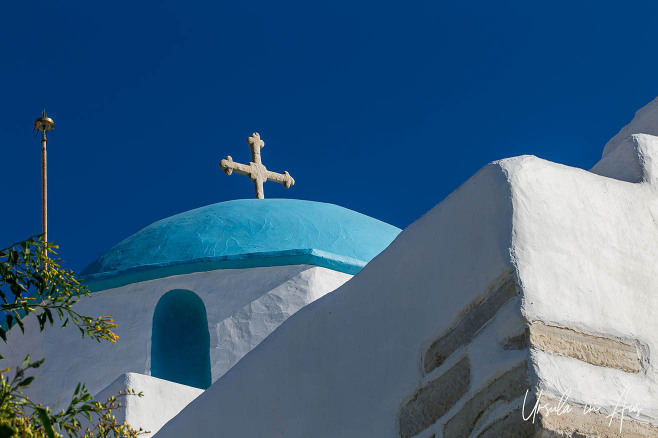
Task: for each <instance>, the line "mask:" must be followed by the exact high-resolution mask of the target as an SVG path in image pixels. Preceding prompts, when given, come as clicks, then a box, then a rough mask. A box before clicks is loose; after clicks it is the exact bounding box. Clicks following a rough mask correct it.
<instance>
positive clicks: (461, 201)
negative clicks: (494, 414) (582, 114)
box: [157, 101, 658, 438]
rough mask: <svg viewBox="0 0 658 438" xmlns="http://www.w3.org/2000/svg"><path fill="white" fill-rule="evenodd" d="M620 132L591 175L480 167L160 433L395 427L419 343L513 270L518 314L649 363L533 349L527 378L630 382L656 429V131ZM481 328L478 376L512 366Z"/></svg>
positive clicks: (537, 167)
mask: <svg viewBox="0 0 658 438" xmlns="http://www.w3.org/2000/svg"><path fill="white" fill-rule="evenodd" d="M654 103H655V101H654ZM651 108H653V107H651ZM651 111H653V110H651ZM651 111H648V110H647V111H644V112H642V111H641V112H640V113H638V114H639V116H640V117H646V114H648V113H649V112H651ZM645 123H646V120H643V121H640V122H637V123H635V124H633V123H632V124H631V125H632V126H631V128H628V129H626V131H624V130H622V132H625V133H627V134H635V133H637V132H638V131H637V130H636V129H635V128H637V129H640V130H642V129H643V127H644V126H645V125H644V124H645ZM651 126H652V129H654V128H653V125H651ZM632 131H635V132H632ZM639 132H642V131H639ZM651 133H653V132H651ZM613 140H614V139H613ZM618 140H619V142H618V143H616V144H615V147H616V146H619V145H620V144H623V143H624V142H626V146H625V147H623V148H619V151H620V153H621V152H623V153H621V155H619V156H618V157H617V158H618V160H619V161H617V162H607V163H603V164H602V165H601V166H600V167H599V170H601V169H604V170H603V171H600V172H598V173H601V174H596V173H593V172H588V171H585V170H582V169H576V168H570V167H567V166H563V165H559V164H555V163H551V162H547V161H545V160H541V159H539V158H537V157H533V156H522V157H516V158H511V159H506V160H502V161H499V162H495V163H492V164H490V165H488V166H486V167H485V168H483V169H482V170H481V171H479V172H478V173H477V174H476V175H474V176H473V177H472V178H471V179H469V180H468V181H467V182H466V183H465V184H463V185H462V186H461V187H459V189H457V190H456V191H455V192H454V193H452V194H451V195H450V196H449V197H448V198H447V199H445V200H444V201H443V202H441V203H440V204H439V205H437V206H436V207H434V208H433V209H432V210H431V211H430V212H429V213H427V214H426V215H425V216H423V217H422V218H420V219H419V220H418V221H416V222H415V223H413V224H412V225H411V226H409V227H408V228H407V229H406V230H404V231H403V232H402V233H401V234H400V235H399V236H398V238H397V239H396V240H395V241H394V242H393V243H392V244H391V245H390V246H389V247H388V248H387V249H386V250H385V251H384V252H382V253H381V254H380V255H379V256H377V257H376V258H375V259H373V260H372V261H371V262H370V263H369V264H368V265H367V266H366V267H365V268H364V269H363V270H362V271H361V272H360V273H359V274H358V275H356V276H355V277H354V278H353V279H351V280H350V281H349V282H347V283H346V284H344V285H343V286H342V287H340V288H339V289H337V290H336V291H335V292H334V293H332V294H330V295H327V296H325V297H323V298H322V299H320V300H318V301H316V302H314V303H312V304H310V305H308V306H306V307H305V308H304V309H302V310H300V311H299V312H297V313H296V314H295V315H294V316H293V317H291V318H290V319H288V320H287V321H286V322H285V323H283V324H282V325H281V326H280V327H279V328H278V329H277V330H276V331H274V332H273V333H272V334H271V335H270V336H269V337H268V338H267V339H266V340H265V341H264V342H263V343H261V344H260V345H259V346H258V347H256V348H255V349H254V350H252V351H251V352H250V353H249V354H247V355H246V356H245V357H244V358H243V359H242V360H241V361H240V363H239V364H238V365H237V366H235V367H234V368H232V369H231V370H230V371H229V372H228V373H226V374H225V375H224V376H223V377H222V378H221V379H219V380H218V381H217V382H215V383H214V385H213V386H211V387H210V388H209V389H208V390H206V392H204V393H203V394H202V395H201V396H199V397H198V398H197V399H196V400H195V401H193V402H192V403H190V405H188V406H187V407H186V408H185V409H184V410H183V411H182V412H181V413H180V414H179V415H178V416H177V417H175V418H173V419H172V420H171V421H170V422H169V423H168V424H167V425H166V426H165V427H164V428H163V429H161V430H160V432H159V433H158V434H157V437H158V438H173V437H180V436H184V435H185V434H186V433H190V432H191V433H192V435H197V436H208V437H212V436H253V437H255V436H281V437H304V436H314V437H335V436H341V437H362V436H379V437H394V436H399V432H398V430H397V415H398V412H399V409H400V405H401V402H402V400H403V399H404V398H405V397H407V396H408V395H409V394H411V393H412V392H413V390H414V388H415V387H417V386H418V385H419V383H421V382H420V381H421V380H422V379H421V375H422V373H421V372H420V370H419V367H420V365H419V362H420V361H419V356H420V353H421V352H422V351H423V347H424V346H427V344H428V343H429V342H430V341H431V340H432V339H435V338H436V337H437V336H439V335H440V334H442V332H444V331H445V330H446V329H447V328H448V327H449V325H450V324H451V323H452V322H453V321H454V319H455V317H456V315H458V314H459V313H460V311H462V310H463V309H465V308H466V307H467V306H468V305H469V304H470V303H472V302H473V301H474V300H475V299H476V298H478V297H480V296H482V294H484V293H485V292H486V290H487V287H488V285H490V284H491V283H492V282H493V281H495V280H496V279H497V278H499V277H500V276H501V274H503V273H505V272H507V271H512V272H515V275H516V276H517V278H518V279H519V281H520V285H521V289H522V292H521V295H522V296H521V299H520V300H519V301H518V304H517V307H516V309H518V311H519V313H520V314H522V315H523V316H524V317H525V318H526V319H527V320H528V321H530V322H533V321H542V322H544V323H547V324H552V325H557V326H563V327H570V328H573V329H574V330H577V331H580V332H583V333H587V334H592V335H598V336H605V337H608V338H614V339H619V340H622V341H625V342H628V343H631V344H633V345H636V346H637V349H638V352H639V353H640V354H641V358H642V361H643V370H642V371H641V372H640V373H637V374H633V373H627V372H623V371H620V370H616V369H613V368H607V367H599V366H594V365H590V364H588V363H585V362H582V361H580V360H577V359H574V358H567V357H558V356H556V355H552V354H549V353H546V352H541V351H535V350H533V351H532V354H531V355H528V359H530V360H531V367H532V368H534V370H535V373H536V376H534V377H536V380H535V382H534V383H535V384H536V385H537V386H538V387H539V388H540V389H542V390H544V393H546V394H548V395H553V396H556V397H557V398H559V397H560V395H561V392H562V391H565V390H567V389H571V390H572V391H573V392H572V394H571V400H572V401H573V402H576V403H581V404H583V403H589V404H598V405H601V406H604V407H606V409H612V407H613V406H615V404H616V403H617V402H618V400H619V396H620V393H622V392H623V391H624V389H625V388H627V387H628V388H630V394H629V398H628V400H627V402H628V403H633V404H637V405H640V406H641V407H642V412H641V415H640V416H639V419H640V420H642V421H646V422H651V423H654V424H656V423H658V375H657V370H656V358H655V352H656V351H657V348H658V318H656V317H655V315H656V314H658V292H657V291H658V275H656V272H658V269H657V268H658V262H657V260H658V245H656V241H658V186H657V176H658V171H657V168H656V163H658V161H657V160H658V139H657V138H656V137H652V136H649V135H638V136H635V137H633V138H631V139H627V138H618ZM613 143H614V142H613ZM610 144H611V143H609V145H610ZM614 149H615V148H610V149H608V148H606V152H605V155H606V156H607V155H610V154H612V153H613V150H614ZM624 154H631V156H628V155H624ZM632 154H635V156H632ZM604 158H605V157H604ZM624 163H626V164H629V163H630V164H631V165H633V166H636V167H635V168H633V169H630V170H629V169H624V165H626V164H624ZM633 163H634V164H633ZM595 169H596V167H595ZM604 175H605V176H604ZM615 175H617V176H620V178H622V179H623V180H619V179H613V178H614V176H615ZM629 175H630V176H629ZM629 181H633V182H629ZM517 321H518V319H517ZM501 324H502V323H501ZM493 329H494V328H493V327H492V328H490V329H489V330H493ZM500 330H502V331H503V332H505V331H506V330H508V331H512V328H510V327H507V328H505V326H504V324H503V325H502V326H501V327H500ZM488 333H493V332H488ZM481 336H484V337H483V338H476V339H475V340H474V341H473V344H472V345H471V346H469V349H471V350H472V351H477V350H475V349H478V348H479V349H480V350H479V351H480V353H481V354H480V356H485V357H489V358H490V359H491V360H483V361H478V362H475V363H473V364H472V366H473V367H475V370H474V371H473V373H474V376H476V377H477V376H479V377H477V381H478V382H480V383H481V382H482V381H484V380H481V379H485V380H486V373H487V368H488V369H493V368H496V367H498V366H499V365H500V363H502V361H503V360H511V359H509V358H510V357H511V356H500V355H498V356H497V354H498V353H496V354H494V353H493V352H491V351H490V348H491V346H490V345H489V344H487V343H482V342H481V341H480V340H479V339H486V336H487V334H486V333H485V332H482V333H481ZM480 367H484V369H482V368H480ZM519 415H520V413H519ZM200 418H202V419H204V420H203V421H199V419H200ZM423 436H424V435H423ZM438 436H439V437H440V435H438Z"/></svg>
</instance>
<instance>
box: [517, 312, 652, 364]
mask: <svg viewBox="0 0 658 438" xmlns="http://www.w3.org/2000/svg"><path fill="white" fill-rule="evenodd" d="M529 340H530V345H531V346H533V347H536V348H539V349H541V350H545V351H548V352H550V353H554V354H558V355H560V356H567V357H572V358H574V359H578V360H582V361H583V362H587V363H589V364H592V365H597V366H602V367H610V368H617V369H620V370H623V371H627V372H631V373H638V372H640V371H641V370H642V365H641V362H640V357H639V356H638V353H637V349H636V348H635V346H633V345H630V344H625V343H623V342H620V341H617V340H615V339H610V338H603V337H598V336H592V335H586V334H584V333H580V332H577V331H574V330H571V329H568V328H562V327H555V326H550V325H545V324H542V323H539V322H536V323H532V324H530V329H529Z"/></svg>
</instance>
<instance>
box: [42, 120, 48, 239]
mask: <svg viewBox="0 0 658 438" xmlns="http://www.w3.org/2000/svg"><path fill="white" fill-rule="evenodd" d="M47 143H48V140H47V139H46V131H43V137H42V138H41V224H42V232H43V242H44V243H47V242H48V167H47V166H48V165H47V161H46V144H47Z"/></svg>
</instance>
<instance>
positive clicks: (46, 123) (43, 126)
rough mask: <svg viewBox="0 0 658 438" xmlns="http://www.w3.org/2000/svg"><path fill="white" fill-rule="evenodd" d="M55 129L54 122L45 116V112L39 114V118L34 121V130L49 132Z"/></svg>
mask: <svg viewBox="0 0 658 438" xmlns="http://www.w3.org/2000/svg"><path fill="white" fill-rule="evenodd" d="M54 127H55V122H53V119H51V118H50V117H48V116H47V115H46V110H43V111H42V112H41V117H39V118H38V119H36V120H35V121H34V129H36V130H37V131H41V132H44V133H45V132H46V131H50V130H52V129H53V128H54Z"/></svg>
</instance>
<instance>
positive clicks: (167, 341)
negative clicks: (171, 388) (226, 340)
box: [151, 289, 211, 389]
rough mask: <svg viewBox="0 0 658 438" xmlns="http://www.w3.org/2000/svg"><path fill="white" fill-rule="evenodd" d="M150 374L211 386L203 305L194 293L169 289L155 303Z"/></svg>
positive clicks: (200, 385) (184, 383)
mask: <svg viewBox="0 0 658 438" xmlns="http://www.w3.org/2000/svg"><path fill="white" fill-rule="evenodd" d="M151 375H152V376H153V377H158V378H160V379H165V380H169V381H172V382H177V383H182V384H183V385H188V386H194V387H196V388H201V389H206V388H208V387H209V386H210V383H211V374H210V334H209V333H208V318H207V316H206V306H205V305H204V304H203V301H202V300H201V298H199V296H198V295H197V294H195V293H194V292H192V291H189V290H183V289H174V290H171V291H169V292H167V293H166V294H164V295H163V296H162V298H160V301H158V304H157V305H156V306H155V311H154V313H153V329H152V339H151Z"/></svg>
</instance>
